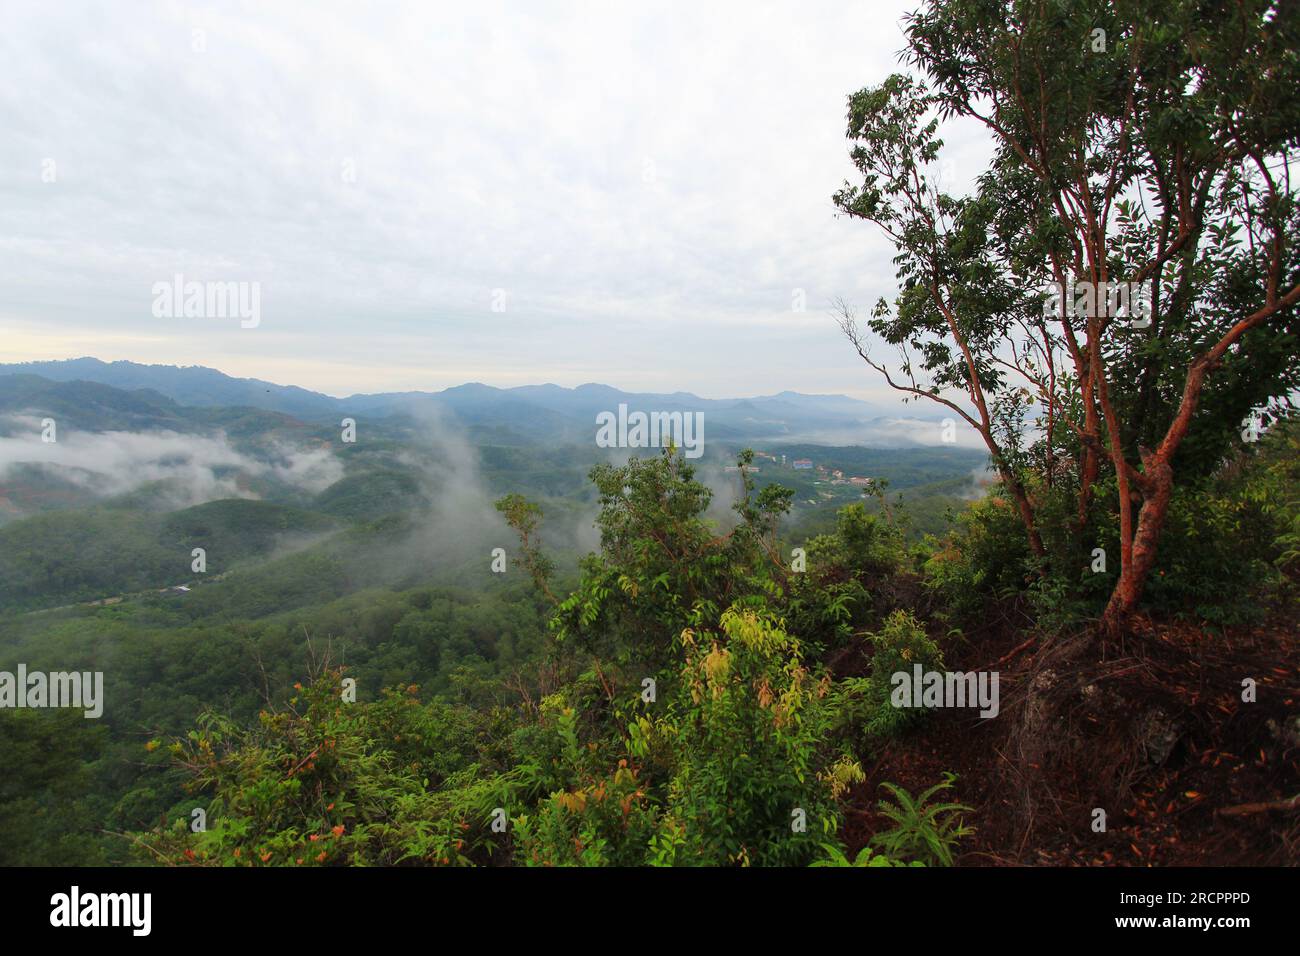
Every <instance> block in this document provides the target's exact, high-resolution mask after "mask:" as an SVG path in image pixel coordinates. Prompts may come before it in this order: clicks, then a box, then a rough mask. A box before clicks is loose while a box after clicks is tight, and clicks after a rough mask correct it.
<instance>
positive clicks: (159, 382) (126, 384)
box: [0, 358, 942, 447]
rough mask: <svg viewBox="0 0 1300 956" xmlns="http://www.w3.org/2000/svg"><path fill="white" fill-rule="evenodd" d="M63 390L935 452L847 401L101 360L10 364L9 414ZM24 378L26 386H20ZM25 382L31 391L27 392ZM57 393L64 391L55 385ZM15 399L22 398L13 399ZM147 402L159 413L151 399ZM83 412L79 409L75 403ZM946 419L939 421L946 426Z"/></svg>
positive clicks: (524, 431)
mask: <svg viewBox="0 0 1300 956" xmlns="http://www.w3.org/2000/svg"><path fill="white" fill-rule="evenodd" d="M33 376H35V377H37V378H40V379H45V380H48V381H54V382H63V383H68V384H69V385H72V384H75V383H77V382H83V383H97V384H100V385H109V386H112V387H114V388H117V389H122V390H126V391H138V390H144V391H146V392H149V393H152V398H153V399H156V398H157V396H165V397H166V398H168V399H171V400H172V402H174V403H175V404H176V405H180V406H188V407H196V408H208V407H240V406H246V407H249V408H257V409H263V410H266V411H272V412H282V413H284V414H287V415H292V416H294V417H295V418H299V419H302V420H304V421H308V422H313V423H319V422H323V421H331V420H335V419H337V418H340V417H342V416H345V415H351V416H354V417H355V416H368V417H370V418H372V419H373V418H387V417H394V416H396V417H415V418H420V417H428V416H431V415H444V416H447V417H449V419H450V420H452V421H455V422H457V423H459V424H460V425H462V426H464V427H469V428H474V429H475V430H477V431H481V432H482V433H483V434H490V433H491V430H493V429H495V430H498V431H499V432H500V433H501V434H503V435H509V436H510V437H511V440H512V441H514V442H521V443H538V444H546V443H549V442H556V441H561V442H570V443H571V442H575V441H581V440H584V439H586V438H588V437H589V436H590V435H591V433H592V430H593V423H594V422H595V420H596V416H597V415H598V414H600V413H601V412H612V411H615V410H617V408H618V406H619V405H620V404H624V405H627V406H629V408H631V409H633V410H637V409H640V410H642V411H648V410H651V409H653V410H655V411H661V412H700V413H703V415H704V417H705V422H706V426H705V427H706V429H707V431H708V434H709V436H710V437H713V438H717V439H719V440H726V439H734V440H759V439H762V440H766V441H769V442H770V441H776V440H782V441H796V440H798V439H799V438H801V437H804V438H810V439H812V440H816V441H818V442H819V443H821V444H834V443H837V442H843V443H849V442H852V441H859V440H863V439H864V438H870V439H873V440H874V441H875V442H876V443H877V444H879V445H883V446H885V447H893V446H896V445H910V444H916V443H919V444H930V443H931V442H929V441H925V440H923V439H922V440H918V439H917V438H916V437H914V436H913V435H909V433H908V431H907V430H905V429H898V428H894V427H891V423H892V422H893V421H894V420H895V419H897V418H899V417H900V416H899V413H898V412H897V411H896V410H894V409H892V408H887V407H884V406H874V405H870V404H868V403H866V402H861V401H858V400H856V399H852V398H848V397H847V396H842V395H799V394H797V393H794V392H783V393H781V394H778V395H771V396H766V397H756V398H746V399H725V400H717V399H702V398H699V397H698V396H695V395H690V394H687V393H685V392H679V393H676V394H671V395H659V394H653V393H634V392H624V391H620V390H619V389H616V388H611V387H609V386H607V385H594V384H589V385H580V386H578V387H576V388H561V387H560V386H558V385H525V386H519V387H515V388H494V387H492V386H489V385H481V384H477V383H473V384H467V385H458V386H454V387H452V388H447V389H444V390H442V391H439V392H396V393H390V394H376V395H352V396H349V397H347V398H334V397H332V396H329V395H322V394H320V393H319V392H310V391H307V390H305V389H301V388H297V387H294V386H283V385H275V384H272V383H270V382H263V381H261V380H259V379H239V378H231V377H230V376H228V375H223V374H222V373H221V372H218V371H216V370H215V369H210V368H202V367H198V366H195V367H191V368H176V367H174V366H164V365H139V364H136V363H134V362H101V361H99V360H98V359H93V358H80V359H69V360H66V361H59V362H26V363H20V364H11V365H0V389H3V391H0V402H5V403H6V404H0V409H3V408H5V407H6V406H12V405H14V404H15V403H17V402H18V401H20V400H21V398H20V397H21V396H22V395H24V394H26V395H30V396H31V397H32V398H36V397H39V387H38V386H36V385H35V384H34V383H33V381H32V377H33ZM14 379H21V380H22V381H21V382H18V381H14ZM24 383H25V384H24ZM45 388H46V390H47V391H50V392H53V393H55V394H56V395H57V394H64V395H66V394H68V393H67V392H59V390H58V389H56V388H51V387H50V386H45ZM6 396H13V397H11V398H7V397H6ZM139 400H140V401H141V402H143V403H146V404H149V403H150V402H151V398H150V397H142V398H140V399H139ZM74 404H75V403H74ZM940 417H942V416H931V417H930V418H929V419H926V420H929V421H938V419H939V418H940Z"/></svg>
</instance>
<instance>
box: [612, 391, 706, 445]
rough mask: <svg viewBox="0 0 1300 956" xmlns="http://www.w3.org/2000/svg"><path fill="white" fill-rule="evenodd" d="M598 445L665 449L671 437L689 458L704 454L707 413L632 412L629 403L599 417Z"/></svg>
mask: <svg viewBox="0 0 1300 956" xmlns="http://www.w3.org/2000/svg"><path fill="white" fill-rule="evenodd" d="M596 424H597V425H598V426H600V427H599V428H598V429H597V431H596V446H597V447H598V448H662V447H664V446H665V445H666V444H667V441H668V440H671V441H672V443H673V444H674V445H675V446H677V447H678V448H681V449H682V450H683V453H684V454H685V455H686V457H687V458H699V457H700V456H701V455H703V454H704V413H703V412H649V413H647V412H630V413H629V412H628V410H627V405H626V404H620V405H619V406H618V414H617V415H616V414H615V413H614V412H601V413H600V414H598V415H597V416H596Z"/></svg>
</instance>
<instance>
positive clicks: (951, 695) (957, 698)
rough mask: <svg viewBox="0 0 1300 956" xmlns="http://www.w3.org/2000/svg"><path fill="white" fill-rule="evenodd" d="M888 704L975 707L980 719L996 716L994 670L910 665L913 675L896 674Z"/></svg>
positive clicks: (891, 680) (995, 680) (998, 708)
mask: <svg viewBox="0 0 1300 956" xmlns="http://www.w3.org/2000/svg"><path fill="white" fill-rule="evenodd" d="M889 683H890V684H891V685H892V686H893V688H894V689H893V691H891V692H890V695H889V702H890V703H891V704H893V705H894V706H895V707H978V708H980V716H981V717H983V718H985V719H988V718H990V717H996V716H997V715H998V711H999V710H1000V709H1001V707H1000V705H999V703H998V672H997V671H965V672H963V671H927V670H925V669H924V668H923V667H922V666H921V665H920V664H913V665H912V673H910V674H909V673H908V672H907V671H895V672H894V673H893V674H892V675H891V676H890V678H889Z"/></svg>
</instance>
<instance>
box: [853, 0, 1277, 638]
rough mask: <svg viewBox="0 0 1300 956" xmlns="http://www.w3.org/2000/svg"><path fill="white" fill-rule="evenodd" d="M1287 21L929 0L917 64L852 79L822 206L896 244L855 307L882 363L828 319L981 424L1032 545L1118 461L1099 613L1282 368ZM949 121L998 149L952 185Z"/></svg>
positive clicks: (1150, 5)
mask: <svg viewBox="0 0 1300 956" xmlns="http://www.w3.org/2000/svg"><path fill="white" fill-rule="evenodd" d="M1297 21H1298V17H1297V13H1296V10H1295V8H1294V7H1293V6H1291V5H1286V4H1279V3H1273V2H1268V0H1245V2H1242V3H1238V4H1233V5H1225V6H1214V5H1211V6H1208V7H1207V6H1206V5H1204V4H1196V3H1191V2H1187V0H1160V2H1150V0H1122V2H1117V3H1100V2H1091V0H1072V2H1064V3H1057V4H1051V5H1043V4H1037V3H1029V2H1016V0H1011V2H1002V3H992V2H981V0H933V2H930V3H928V4H926V5H925V6H924V8H923V9H922V10H921V11H919V12H917V13H915V14H912V15H911V16H909V17H908V18H907V28H906V34H907V41H908V50H907V54H906V58H907V60H908V62H909V63H910V64H911V65H912V66H913V67H914V68H915V69H916V71H917V72H918V74H919V76H905V75H902V74H898V75H894V76H891V77H889V78H888V79H887V80H886V81H885V82H884V83H883V84H881V85H880V86H878V87H875V88H870V89H864V90H862V91H860V92H858V93H856V94H854V95H852V96H851V97H850V98H849V113H848V120H849V122H848V135H849V138H850V139H851V140H852V142H853V144H854V145H853V147H852V150H851V156H852V159H853V162H854V164H855V166H856V167H857V169H858V172H859V173H860V174H861V177H862V178H861V182H860V183H858V184H849V183H845V185H844V187H843V188H842V189H841V190H840V191H839V192H837V193H836V195H835V203H836V205H837V207H838V208H839V209H840V210H841V211H842V212H843V213H845V214H847V215H849V216H853V217H856V218H861V219H866V220H868V221H870V222H873V223H875V224H876V225H877V226H879V227H880V228H881V229H882V230H883V231H884V232H885V233H886V235H887V236H889V238H890V239H891V240H892V241H893V243H894V245H895V246H896V248H897V256H896V258H895V263H896V266H897V277H898V280H899V283H900V291H899V294H898V296H897V299H896V301H895V302H894V304H893V306H892V307H891V306H890V305H889V304H887V303H886V302H885V301H884V300H881V301H880V302H879V303H878V304H877V306H876V307H875V310H874V312H873V315H872V318H871V320H870V322H869V327H870V328H871V330H872V331H873V332H875V333H876V334H877V335H879V336H881V337H882V338H883V339H884V340H885V341H886V342H887V343H889V344H892V345H894V346H896V347H897V348H898V349H899V351H900V362H899V364H898V366H897V367H896V368H895V369H894V370H893V371H891V370H890V369H889V368H888V367H887V366H886V365H885V364H884V363H883V362H881V361H878V360H876V359H874V358H872V356H871V354H870V350H869V348H868V344H867V342H866V338H865V336H864V334H863V333H862V331H861V330H860V329H859V327H858V323H857V321H856V319H855V317H854V315H853V313H852V310H851V309H849V308H848V307H847V306H843V307H842V308H841V315H840V318H841V326H842V328H843V329H844V331H845V333H846V335H847V336H848V337H849V339H850V341H851V342H852V343H853V345H854V346H855V347H856V348H857V350H858V352H859V354H860V355H861V356H862V358H863V359H864V360H865V361H866V362H867V363H868V364H869V365H871V367H872V368H874V369H876V370H877V371H878V372H880V373H881V374H883V375H884V376H885V378H886V380H887V381H888V383H889V384H890V385H891V386H893V387H894V388H896V389H899V390H900V391H903V392H905V393H907V394H908V395H909V396H910V397H916V398H922V397H923V398H926V399H928V400H932V401H936V402H938V403H940V404H942V405H944V406H946V407H947V408H949V409H950V410H952V411H953V412H954V413H956V414H957V415H959V416H960V417H961V418H962V419H964V420H965V421H966V422H967V423H968V424H970V425H971V426H972V427H973V428H974V429H975V430H976V431H977V432H978V433H979V434H980V435H981V436H982V438H983V439H984V441H985V444H986V445H987V446H988V448H989V452H990V455H991V457H992V460H993V463H994V466H995V467H996V468H997V470H998V473H999V475H1000V476H1001V478H1002V481H1003V483H1004V485H1005V486H1006V488H1007V491H1008V492H1009V494H1010V495H1011V497H1012V498H1013V499H1014V501H1015V503H1016V506H1017V509H1018V511H1019V514H1020V517H1021V520H1022V521H1023V523H1024V525H1025V529H1026V533H1027V536H1028V540H1029V545H1030V549H1031V551H1032V553H1033V554H1034V555H1035V556H1036V557H1037V558H1038V559H1040V562H1041V561H1043V560H1046V559H1047V558H1048V556H1047V554H1046V549H1045V547H1044V544H1043V536H1042V530H1043V529H1042V528H1041V521H1042V513H1043V508H1042V507H1041V503H1042V501H1043V499H1044V497H1045V496H1046V495H1048V494H1051V493H1056V492H1059V491H1060V490H1061V489H1062V488H1069V489H1070V491H1071V492H1072V494H1073V495H1074V496H1075V497H1076V498H1077V503H1076V506H1075V508H1074V512H1075V519H1074V526H1073V528H1072V529H1071V532H1072V534H1073V537H1074V540H1075V541H1076V543H1077V542H1086V541H1088V540H1089V537H1090V535H1091V534H1092V533H1093V528H1092V525H1093V523H1094V521H1095V508H1096V505H1097V502H1096V500H1095V496H1096V488H1097V487H1098V486H1099V482H1100V481H1102V480H1112V479H1113V481H1114V482H1115V485H1116V488H1117V495H1116V500H1115V503H1114V508H1115V510H1116V511H1117V517H1118V523H1119V531H1120V565H1121V567H1120V573H1119V577H1118V580H1117V581H1116V584H1115V586H1114V589H1113V591H1112V593H1111V596H1110V599H1109V602H1108V604H1107V606H1106V610H1105V613H1104V617H1103V623H1104V625H1105V626H1106V627H1107V628H1108V629H1111V630H1114V629H1117V628H1118V627H1120V626H1121V624H1122V623H1123V621H1124V620H1125V619H1126V618H1127V616H1128V615H1129V614H1130V613H1131V612H1132V611H1133V609H1134V608H1135V607H1136V606H1137V604H1138V602H1139V600H1140V599H1141V596H1142V590H1143V586H1144V583H1145V581H1146V579H1147V576H1148V574H1149V573H1150V571H1151V568H1152V565H1153V563H1154V561H1155V558H1156V553H1157V547H1158V543H1159V540H1160V536H1161V532H1162V529H1163V528H1164V525H1165V518H1166V516H1167V514H1168V510H1169V505H1170V500H1171V496H1172V492H1173V489H1174V485H1175V481H1176V480H1177V481H1179V482H1192V481H1196V480H1197V479H1199V478H1201V477H1203V476H1205V475H1206V474H1208V473H1209V472H1210V471H1211V470H1212V469H1213V468H1214V467H1215V466H1216V465H1217V463H1218V462H1219V461H1220V460H1221V458H1222V457H1223V455H1224V454H1225V452H1226V451H1227V450H1228V448H1230V447H1231V445H1232V443H1234V442H1236V441H1237V440H1238V434H1237V433H1238V431H1239V430H1240V429H1241V427H1242V419H1243V416H1248V415H1252V414H1255V410H1257V409H1261V408H1265V407H1268V406H1270V405H1276V404H1279V403H1280V404H1285V402H1286V397H1287V396H1288V395H1289V394H1291V393H1292V392H1293V391H1294V390H1295V389H1296V388H1297V387H1300V347H1298V346H1297V342H1298V341H1300V321H1298V320H1297V310H1296V309H1295V307H1294V306H1295V303H1296V301H1297V300H1298V299H1300V255H1298V253H1297V247H1296V244H1295V242H1294V240H1293V239H1292V237H1293V236H1294V235H1295V234H1296V232H1297V227H1300V213H1298V212H1297V205H1296V201H1295V198H1296V196H1295V187H1294V186H1293V184H1292V182H1291V177H1290V162H1291V158H1292V157H1291V152H1292V151H1294V149H1295V147H1296V145H1297V141H1300V98H1297V97H1296V96H1295V95H1294V91H1295V89H1296V88H1297V85H1300V57H1297V54H1296V50H1297V42H1296V41H1297V33H1300V27H1298V22H1297ZM954 119H959V120H965V121H973V122H975V123H977V124H979V125H980V126H981V127H983V128H984V129H986V130H987V131H988V132H989V133H990V134H991V135H992V138H993V142H994V145H995V151H994V154H993V157H992V159H991V161H990V163H989V165H988V168H986V169H985V170H984V171H983V172H982V173H981V174H980V176H979V177H978V178H977V184H976V187H975V189H974V191H973V192H972V193H971V194H970V195H965V196H953V195H950V194H948V193H947V192H945V191H944V189H943V185H944V184H942V183H940V182H938V181H937V177H936V176H935V171H936V169H937V168H938V157H939V155H940V149H941V147H942V145H943V144H942V140H941V139H940V138H939V136H938V132H939V128H940V124H941V123H944V122H949V121H952V120H954ZM1117 293H1118V294H1117ZM1033 404H1037V405H1038V406H1039V407H1040V408H1041V410H1042V411H1041V413H1040V416H1039V418H1038V419H1037V421H1036V422H1033V423H1032V424H1033V425H1034V426H1035V428H1034V429H1027V428H1026V425H1028V424H1030V423H1029V422H1028V417H1027V416H1028V409H1029V407H1030V406H1031V405H1033ZM1035 432H1036V437H1035V434H1034V433H1035Z"/></svg>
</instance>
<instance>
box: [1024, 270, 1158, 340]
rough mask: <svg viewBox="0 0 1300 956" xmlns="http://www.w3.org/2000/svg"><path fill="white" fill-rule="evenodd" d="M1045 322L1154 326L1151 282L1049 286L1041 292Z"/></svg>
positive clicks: (1130, 326)
mask: <svg viewBox="0 0 1300 956" xmlns="http://www.w3.org/2000/svg"><path fill="white" fill-rule="evenodd" d="M1041 294H1042V296H1043V316H1044V318H1053V317H1054V318H1065V317H1066V316H1074V317H1080V318H1093V317H1096V318H1103V319H1114V320H1115V321H1116V322H1118V323H1120V324H1126V325H1128V327H1129V328H1133V329H1145V328H1147V327H1148V326H1149V325H1150V324H1151V312H1152V302H1153V300H1152V290H1151V282H1150V280H1147V281H1145V282H1076V283H1074V285H1073V286H1071V285H1068V284H1064V283H1060V282H1049V283H1048V284H1047V285H1046V286H1045V287H1044V288H1043V291H1042V293H1041Z"/></svg>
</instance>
